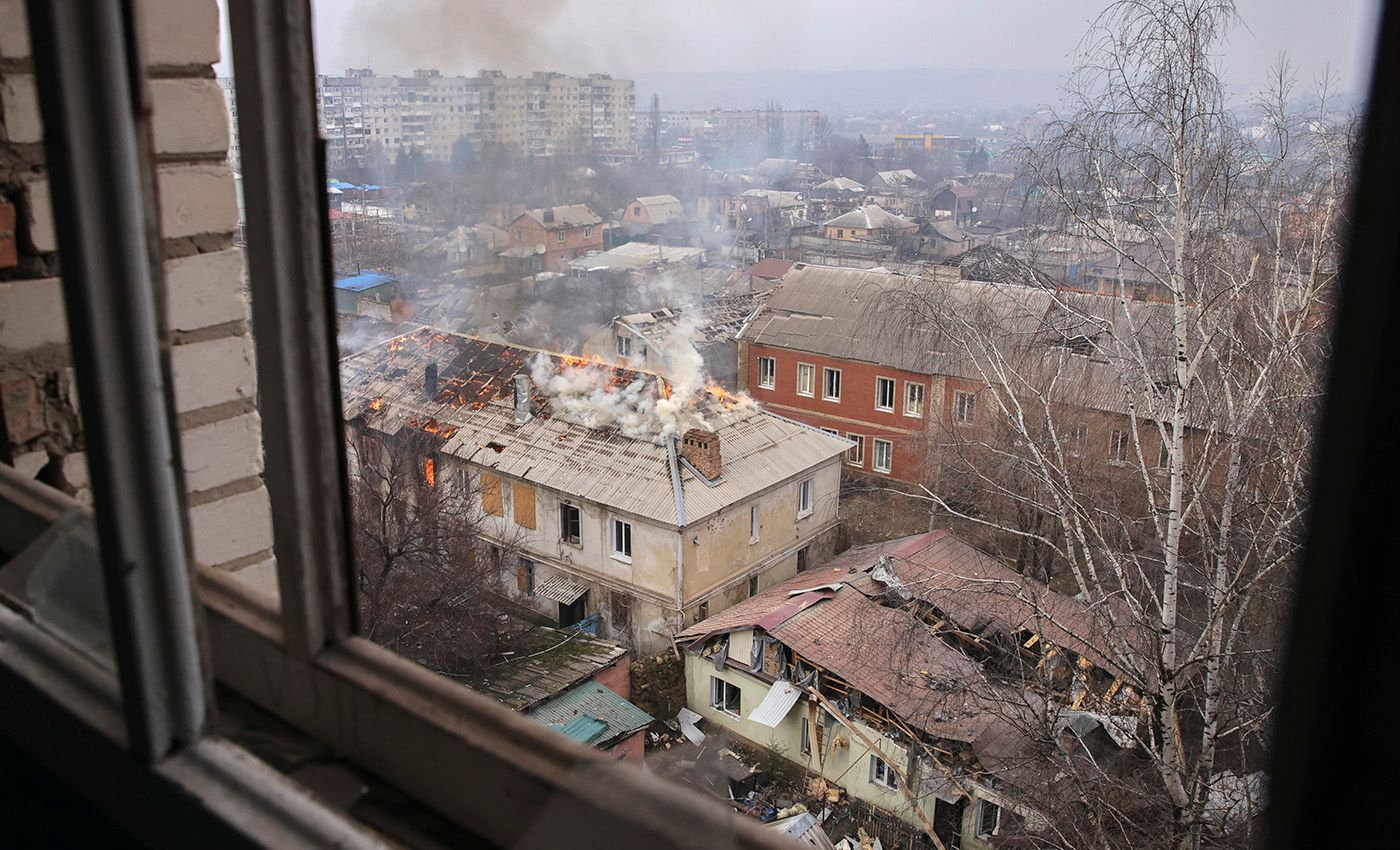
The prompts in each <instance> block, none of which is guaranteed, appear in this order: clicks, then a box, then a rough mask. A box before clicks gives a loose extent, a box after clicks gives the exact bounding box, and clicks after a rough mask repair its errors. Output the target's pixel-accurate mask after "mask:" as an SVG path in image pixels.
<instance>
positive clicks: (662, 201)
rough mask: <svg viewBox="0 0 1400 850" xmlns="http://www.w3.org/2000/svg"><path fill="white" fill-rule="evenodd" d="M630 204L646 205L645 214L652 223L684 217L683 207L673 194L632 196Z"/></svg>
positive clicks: (663, 222) (662, 222) (661, 222)
mask: <svg viewBox="0 0 1400 850" xmlns="http://www.w3.org/2000/svg"><path fill="white" fill-rule="evenodd" d="M632 204H641V205H642V206H644V207H646V208H647V215H649V216H651V223H652V224H665V223H667V222H670V221H677V220H679V219H681V218H684V217H685V207H683V206H682V205H681V200H680V198H677V197H676V196H675V195H644V196H642V197H640V198H634V199H633V200H632ZM628 206H631V204H629V205H628Z"/></svg>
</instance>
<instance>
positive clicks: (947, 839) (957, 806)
mask: <svg viewBox="0 0 1400 850" xmlns="http://www.w3.org/2000/svg"><path fill="white" fill-rule="evenodd" d="M966 808H967V798H966V797H964V798H962V799H960V800H958V801H957V802H956V803H945V802H943V801H942V800H939V801H938V804H937V805H936V806H934V809H933V833H934V835H937V836H938V839H939V840H940V841H942V842H943V846H944V847H947V848H948V850H959V848H961V847H962V822H963V810H965V809H966Z"/></svg>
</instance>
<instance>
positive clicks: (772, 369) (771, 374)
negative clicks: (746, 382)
mask: <svg viewBox="0 0 1400 850" xmlns="http://www.w3.org/2000/svg"><path fill="white" fill-rule="evenodd" d="M765 365H766V366H767V367H768V372H767V380H766V381H765V380H764V371H763V370H764V366H765ZM757 368H758V388H759V389H761V390H771V389H774V388H776V387H777V386H778V359H777V358H776V357H770V356H768V355H767V354H760V355H758V367H757Z"/></svg>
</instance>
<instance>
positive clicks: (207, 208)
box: [156, 165, 238, 239]
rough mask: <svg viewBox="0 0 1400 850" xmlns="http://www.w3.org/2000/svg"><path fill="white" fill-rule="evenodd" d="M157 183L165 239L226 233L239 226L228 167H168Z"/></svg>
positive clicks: (160, 171)
mask: <svg viewBox="0 0 1400 850" xmlns="http://www.w3.org/2000/svg"><path fill="white" fill-rule="evenodd" d="M156 179H157V181H158V182H159V184H160V231H161V235H162V236H164V237H165V238H167V239H170V238H172V237H180V236H194V235H195V234H198V233H223V232H228V231H232V230H233V229H235V228H236V227H237V226H238V199H237V195H236V194H235V191H234V184H233V172H232V171H230V170H229V169H228V166H226V165H166V166H161V168H160V170H159V172H158V173H157V178H156Z"/></svg>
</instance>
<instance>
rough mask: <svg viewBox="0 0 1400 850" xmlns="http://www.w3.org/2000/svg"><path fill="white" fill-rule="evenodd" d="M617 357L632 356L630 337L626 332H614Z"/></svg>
mask: <svg viewBox="0 0 1400 850" xmlns="http://www.w3.org/2000/svg"><path fill="white" fill-rule="evenodd" d="M614 337H615V339H616V346H615V347H616V349H617V356H618V357H631V356H632V337H630V336H628V335H627V334H614Z"/></svg>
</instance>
